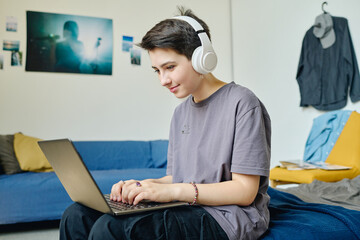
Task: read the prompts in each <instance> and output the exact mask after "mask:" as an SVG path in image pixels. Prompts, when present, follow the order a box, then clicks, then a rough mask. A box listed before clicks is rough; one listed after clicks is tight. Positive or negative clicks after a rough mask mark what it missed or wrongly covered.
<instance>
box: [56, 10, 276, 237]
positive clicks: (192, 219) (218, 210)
mask: <svg viewBox="0 0 360 240" xmlns="http://www.w3.org/2000/svg"><path fill="white" fill-rule="evenodd" d="M139 45H140V46H141V47H142V48H144V49H146V50H147V51H148V53H149V56H150V60H151V64H152V68H153V69H154V71H155V73H156V74H157V75H158V77H159V80H160V83H161V85H162V86H164V87H166V88H168V89H169V91H170V92H171V93H173V94H174V95H175V96H176V97H177V98H186V97H187V98H186V100H185V101H184V102H182V103H181V104H180V105H179V106H178V107H177V108H176V109H175V112H174V115H173V118H172V121H171V127H170V135H169V148H168V164H167V175H166V176H165V177H163V178H160V179H147V180H143V181H137V180H129V181H125V182H124V181H120V182H118V183H116V184H114V185H113V187H112V190H111V195H110V197H111V200H113V201H119V202H120V201H122V202H126V203H129V204H135V205H136V204H138V203H139V202H140V201H142V200H151V201H157V202H170V201H185V202H189V206H182V207H175V208H169V209H166V210H156V211H151V212H146V213H141V214H134V215H127V216H120V217H115V216H111V215H108V214H102V213H99V212H96V211H95V210H92V209H89V208H86V207H84V206H82V205H80V204H74V205H72V206H70V207H69V208H68V209H67V210H66V212H65V213H64V216H63V218H62V221H61V231H60V236H61V238H63V239H72V237H79V238H82V239H87V238H89V239H257V238H259V237H260V236H261V235H262V234H263V233H264V232H265V231H266V230H267V228H268V224H269V218H270V216H269V211H268V203H269V196H268V195H267V189H268V182H269V178H268V176H269V165H270V135H271V127H270V118H269V115H268V113H267V111H266V109H265V107H264V105H263V104H262V103H261V101H260V100H259V99H258V98H257V97H256V96H255V95H254V93H252V92H251V91H250V90H249V89H247V88H245V87H243V86H240V85H237V84H235V83H234V82H231V83H226V82H223V81H221V80H219V79H217V78H216V77H215V76H214V75H213V74H212V73H211V71H212V70H213V69H214V68H215V66H216V62H217V59H216V54H215V52H214V51H213V48H212V46H211V42H210V32H209V28H208V26H207V25H206V24H205V23H204V22H203V21H202V20H201V19H199V18H198V17H197V16H195V15H194V14H193V13H192V12H191V10H184V9H180V17H176V18H171V19H166V20H164V21H162V22H160V23H158V24H157V25H155V26H154V27H153V28H152V29H151V30H150V31H148V32H147V33H146V35H145V36H144V37H143V39H142V42H141V43H140V44H139ZM199 47H200V48H199Z"/></svg>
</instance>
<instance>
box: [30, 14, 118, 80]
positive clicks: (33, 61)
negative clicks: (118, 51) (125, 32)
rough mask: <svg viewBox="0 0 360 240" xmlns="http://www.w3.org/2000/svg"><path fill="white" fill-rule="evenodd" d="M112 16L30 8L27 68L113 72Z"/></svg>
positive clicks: (90, 72) (48, 70) (100, 72)
mask: <svg viewBox="0 0 360 240" xmlns="http://www.w3.org/2000/svg"><path fill="white" fill-rule="evenodd" d="M112 59H113V22H112V19H106V18H96V17H85V16H77V15H66V14H55V13H43V12H33V11H27V54H26V68H25V69H26V71H40V72H64V73H84V74H104V75H111V74H112Z"/></svg>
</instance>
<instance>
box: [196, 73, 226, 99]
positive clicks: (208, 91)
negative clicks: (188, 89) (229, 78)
mask: <svg viewBox="0 0 360 240" xmlns="http://www.w3.org/2000/svg"><path fill="white" fill-rule="evenodd" d="M203 76H204V77H203V79H202V82H201V84H200V88H199V91H198V92H197V93H194V94H193V97H194V102H196V103H198V102H201V101H203V100H205V99H207V98H208V97H210V96H211V95H212V94H213V93H214V92H216V91H217V90H219V89H220V88H221V87H222V86H224V85H226V83H225V82H223V81H220V80H219V79H217V78H216V77H214V75H212V74H211V73H209V74H206V75H203Z"/></svg>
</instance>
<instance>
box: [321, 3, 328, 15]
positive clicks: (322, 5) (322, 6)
mask: <svg viewBox="0 0 360 240" xmlns="http://www.w3.org/2000/svg"><path fill="white" fill-rule="evenodd" d="M324 5H328V3H327V2H323V3H322V4H321V9H322V11H323V12H324V13H327V12H326V11H325V9H324Z"/></svg>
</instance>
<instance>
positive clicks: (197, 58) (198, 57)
mask: <svg viewBox="0 0 360 240" xmlns="http://www.w3.org/2000/svg"><path fill="white" fill-rule="evenodd" d="M202 58H203V47H202V46H200V47H197V48H196V49H195V50H194V52H193V54H192V57H191V63H192V66H193V68H194V70H195V71H196V72H198V73H200V74H207V73H209V72H208V71H206V69H204V67H203V65H202Z"/></svg>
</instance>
